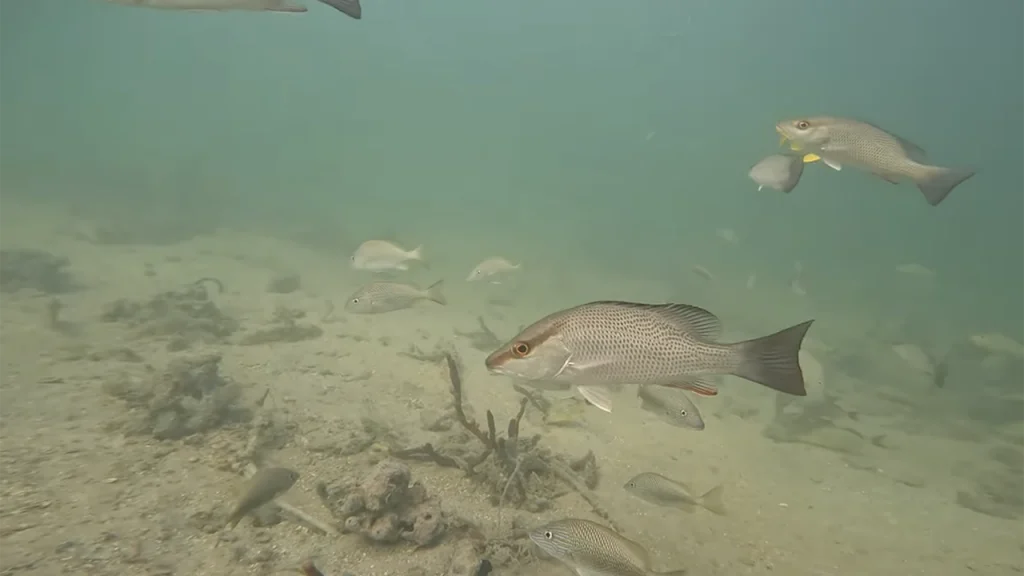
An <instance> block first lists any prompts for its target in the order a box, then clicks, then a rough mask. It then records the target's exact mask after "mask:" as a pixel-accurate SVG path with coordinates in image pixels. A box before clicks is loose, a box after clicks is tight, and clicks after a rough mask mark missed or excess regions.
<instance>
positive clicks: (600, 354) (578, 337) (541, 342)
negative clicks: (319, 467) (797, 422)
mask: <svg viewBox="0 0 1024 576" xmlns="http://www.w3.org/2000/svg"><path fill="white" fill-rule="evenodd" d="M812 322H813V320H808V321H807V322H803V323H801V324H797V325H796V326H792V327H790V328H786V329H785V330H782V331H780V332H777V333H775V334H771V335H769V336H764V337H762V338H756V339H754V340H747V341H744V342H735V343H721V342H718V338H719V335H720V333H721V321H719V319H718V318H717V317H715V315H714V314H712V313H711V312H708V311H707V310H704V309H703V308H698V307H697V306H690V305H687V304H637V303H633V302H615V301H600V302H591V303H589V304H583V305H580V306H576V307H574V308H569V309H568V310H562V311H560V312H555V313H554V314H550V315H548V316H546V317H544V318H542V319H540V320H538V321H537V322H535V323H533V324H532V325H530V326H528V327H527V328H526V329H525V330H523V331H522V332H520V333H519V335H517V336H516V337H515V338H513V339H512V340H511V341H509V342H508V343H507V344H505V345H504V346H502V347H501V348H498V349H497V350H495V351H494V352H492V353H491V354H490V355H489V356H488V357H487V359H486V360H485V364H486V366H487V368H488V370H489V371H490V372H491V373H493V374H502V375H506V376H512V377H516V378H521V379H524V380H548V381H551V380H553V381H560V382H567V383H569V384H572V385H574V386H576V387H577V390H578V391H579V392H580V393H581V394H582V395H583V397H584V398H586V399H587V400H589V401H590V402H591V403H592V404H594V405H595V406H597V407H598V408H601V409H602V410H605V411H608V412H610V411H611V400H610V399H609V398H608V397H607V396H606V395H605V394H604V390H602V387H607V386H610V385H615V384H652V385H657V386H669V387H673V388H683V389H688V390H693V391H697V392H698V393H703V394H708V393H709V392H710V393H714V390H715V387H714V386H713V385H711V384H708V383H706V382H704V381H703V380H702V379H701V378H702V377H703V376H709V375H712V374H732V375H734V376H739V377H740V378H745V379H747V380H750V381H753V382H756V383H758V384H762V385H764V386H767V387H768V388H771V389H773V390H777V391H779V392H784V393H786V394H792V395H794V396H806V395H807V390H806V389H805V388H804V378H803V373H802V372H801V371H800V362H799V360H798V359H797V354H798V353H799V351H800V345H801V343H802V342H803V338H804V335H805V334H806V333H807V330H808V328H810V326H811V323H812Z"/></svg>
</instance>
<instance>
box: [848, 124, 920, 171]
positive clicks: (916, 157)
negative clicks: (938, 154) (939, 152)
mask: <svg viewBox="0 0 1024 576" xmlns="http://www.w3.org/2000/svg"><path fill="white" fill-rule="evenodd" d="M860 122H863V123H864V124H867V125H868V126H871V127H872V128H874V129H875V130H878V131H880V132H884V133H886V134H888V135H889V136H892V137H893V138H895V139H896V141H897V142H899V144H900V148H903V152H904V153H905V154H906V155H907V158H910V159H911V160H913V161H914V162H917V163H918V164H925V163H927V162H928V153H927V152H925V151H924V148H921V147H920V146H918V145H917V144H914V143H913V142H911V141H910V140H907V139H906V138H904V137H902V136H900V135H899V134H893V133H892V132H890V131H888V130H886V129H885V128H882V127H881V126H878V125H877V124H872V123H871V122H865V121H864V120H860Z"/></svg>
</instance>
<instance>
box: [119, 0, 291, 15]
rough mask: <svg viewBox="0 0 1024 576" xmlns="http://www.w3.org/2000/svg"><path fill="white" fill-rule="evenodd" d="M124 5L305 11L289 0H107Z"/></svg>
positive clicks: (257, 10)
mask: <svg viewBox="0 0 1024 576" xmlns="http://www.w3.org/2000/svg"><path fill="white" fill-rule="evenodd" d="M107 1H108V2H111V3H113V4H122V5H124V6H140V7H143V8H157V9H161V10H196V11H218V12H219V11H228V10H246V11H250V12H294V13H301V12H307V11H308V9H307V8H306V7H305V6H302V5H301V4H296V3H294V2H291V1H290V0H107Z"/></svg>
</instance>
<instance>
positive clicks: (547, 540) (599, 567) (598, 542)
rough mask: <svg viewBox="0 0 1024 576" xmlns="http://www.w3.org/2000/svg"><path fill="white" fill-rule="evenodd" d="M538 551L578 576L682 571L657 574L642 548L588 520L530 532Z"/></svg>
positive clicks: (679, 574) (678, 575)
mask: <svg viewBox="0 0 1024 576" xmlns="http://www.w3.org/2000/svg"><path fill="white" fill-rule="evenodd" d="M529 535H530V540H532V541H533V543H534V544H536V545H537V546H538V547H539V548H540V549H541V550H543V551H544V552H546V553H547V554H549V555H550V556H552V557H554V558H555V559H557V560H558V561H560V562H562V563H563V564H565V565H566V566H568V567H570V568H572V569H573V570H574V571H575V572H576V574H577V575H578V576H655V575H662V576H683V575H684V574H686V571H685V570H675V571H671V572H657V571H655V570H652V569H651V567H650V566H651V559H650V555H649V554H648V552H647V550H646V549H644V547H643V546H641V545H639V544H637V543H636V542H633V541H632V540H630V539H628V538H625V537H623V536H620V535H619V534H617V533H616V532H615V531H613V530H611V529H610V528H606V527H604V526H602V525H600V524H598V523H596V522H591V521H590V520H582V519H578V518H566V519H564V520H558V521H556V522H552V523H550V524H545V525H544V526H540V527H538V528H534V529H533V530H531V531H530V534H529Z"/></svg>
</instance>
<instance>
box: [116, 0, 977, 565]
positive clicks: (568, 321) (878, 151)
mask: <svg viewBox="0 0 1024 576" xmlns="http://www.w3.org/2000/svg"><path fill="white" fill-rule="evenodd" d="M108 1H109V2H112V3H115V4H124V5H131V6H142V7H148V8H159V9H166V10H196V11H204V10H205V11H229V10H246V11H265V12H291V13H303V12H307V8H306V7H304V6H302V5H301V4H298V3H296V2H293V1H292V0H108ZM318 1H319V2H321V3H323V4H326V5H328V6H331V7H333V8H335V9H337V10H338V11H340V12H342V13H344V14H346V15H348V16H350V17H352V18H355V19H357V20H358V19H361V18H362V6H361V4H360V2H359V0H318ZM775 130H776V132H778V134H779V136H780V138H781V139H780V141H779V144H784V143H787V142H788V143H789V151H787V152H785V153H781V154H771V155H769V156H766V157H765V158H763V159H762V160H761V161H759V162H758V163H757V164H755V165H754V166H753V167H752V168H751V169H750V172H749V177H750V178H751V179H752V180H753V181H754V182H755V183H756V184H757V186H758V190H762V189H764V188H771V189H773V190H777V191H780V192H784V193H789V192H791V191H792V190H793V189H795V188H796V186H797V184H799V182H800V178H801V177H802V175H803V173H804V165H805V164H812V163H816V162H820V163H822V164H824V165H826V166H828V167H829V168H831V169H833V170H841V169H842V168H843V167H844V166H852V167H856V168H859V169H861V170H864V171H867V172H869V173H871V174H874V175H876V176H878V177H879V178H882V179H884V180H886V181H888V182H890V183H893V184H896V183H899V182H903V181H909V182H912V183H913V184H914V185H915V186H917V188H918V189H919V190H920V191H921V194H922V195H923V196H924V197H925V200H926V201H927V202H928V203H929V204H931V205H932V206H937V205H938V204H940V203H941V202H942V201H943V200H945V199H946V197H947V196H948V195H949V193H950V192H952V190H953V189H954V188H955V187H956V186H958V185H959V184H961V183H963V182H964V181H965V180H967V179H969V178H970V177H971V176H973V175H974V174H975V171H974V170H973V169H970V168H947V167H942V166H936V165H932V164H929V163H928V162H927V159H926V157H925V152H924V150H923V149H922V148H921V147H920V146H917V145H916V144H913V143H911V142H910V141H908V140H906V139H904V138H901V137H899V136H896V135H895V134H893V133H891V132H889V131H887V130H885V129H883V128H880V127H878V126H875V125H873V124H870V123H868V122H864V121H860V120H854V119H850V118H842V117H835V116H807V117H801V118H795V119H791V120H784V121H781V122H778V123H777V124H776V125H775ZM729 232H731V231H729ZM734 236H735V234H734V233H732V234H730V236H729V237H728V238H732V237H734ZM423 260H424V256H423V248H422V247H417V248H415V249H412V250H406V249H404V248H402V247H401V246H399V245H397V244H396V243H394V242H390V241H387V240H368V241H366V242H363V243H362V244H361V245H360V246H359V247H358V248H357V249H356V250H355V252H354V253H353V254H352V256H351V258H350V265H351V267H352V268H353V269H354V270H360V271H367V272H390V273H394V272H401V271H406V270H409V266H410V264H411V263H413V262H422V261H423ZM520 268H521V265H520V264H519V263H513V262H511V261H509V260H507V259H506V258H503V257H500V256H494V257H489V258H485V259H484V260H483V261H481V262H480V263H479V264H478V265H477V266H475V267H474V268H473V269H472V270H471V271H470V272H469V275H468V276H467V277H466V281H468V282H476V281H486V282H490V283H495V284H497V283H500V282H501V279H502V277H504V276H507V275H509V274H513V273H516V272H517V271H519V270H520ZM705 272H706V271H705ZM706 276H707V277H710V273H709V272H706ZM751 282H752V280H751ZM441 287H442V283H441V281H437V282H435V283H434V284H433V285H431V286H430V287H428V288H419V287H417V286H413V285H410V284H404V283H399V282H372V283H369V284H367V285H364V286H362V287H360V288H359V289H358V290H357V291H356V292H355V293H354V294H352V295H351V296H350V297H349V299H348V300H347V301H346V303H345V310H346V311H348V312H349V313H352V314H383V313H388V312H395V311H398V310H403V309H407V308H410V307H412V306H414V305H416V304H417V303H418V302H420V301H429V302H434V303H436V304H440V305H442V306H443V305H445V304H446V303H447V300H446V299H445V297H444V294H443V293H442V292H441ZM812 322H813V321H812V320H807V321H805V322H802V323H800V324H796V325H794V326H791V327H789V328H785V329H782V330H780V331H778V332H776V333H774V334H770V335H767V336H763V337H760V338H754V339H751V340H746V341H742V342H722V341H721V340H720V334H721V331H722V325H721V322H720V321H719V320H718V318H717V317H716V316H715V315H714V314H712V313H711V312H709V311H707V310H704V309H703V308H699V307H697V306H693V305H687V304H673V303H670V304H643V303H635V302H621V301H598V302H590V303H586V304H581V305H579V306H575V307H572V308H569V309H566V310H560V311H556V312H554V313H552V314H549V315H548V316H545V317H544V318H541V319H539V320H537V321H536V322H534V323H533V324H530V325H529V326H527V327H526V328H525V329H523V330H522V331H521V332H520V333H519V334H518V335H516V336H515V337H514V338H512V339H511V340H510V341H509V342H507V343H506V344H504V345H502V346H501V347H499V348H498V349H497V350H495V351H493V352H492V353H491V354H490V355H489V356H488V357H487V359H486V360H485V365H486V367H487V369H488V371H489V372H491V373H492V374H498V375H505V376H510V377H512V378H515V379H519V380H525V381H531V382H556V383H562V384H566V385H569V386H572V387H574V388H575V389H576V390H577V391H578V392H579V393H580V394H581V395H582V396H583V397H584V398H585V399H586V400H587V402H588V403H589V404H591V405H593V406H595V407H596V408H599V409H601V410H604V411H606V412H611V411H612V402H611V399H610V397H609V396H608V394H607V392H608V391H609V390H610V389H613V388H617V387H619V386H621V385H636V386H637V398H638V403H639V405H640V407H641V408H642V409H643V410H644V411H646V412H648V413H650V414H652V415H654V416H656V417H657V418H658V419H660V420H661V421H663V422H666V423H668V424H670V425H672V426H676V427H679V428H684V429H690V430H703V429H704V420H703V418H702V417H701V415H700V412H699V410H698V409H697V406H696V405H695V404H694V403H693V401H692V400H691V399H690V398H689V397H688V396H687V392H690V393H694V394H697V395H704V396H713V395H716V394H718V387H717V385H716V383H715V382H714V381H713V380H712V378H713V377H714V376H717V375H734V376H738V377H740V378H743V379H746V380H749V381H751V382H755V383H757V384H761V385H762V386H765V387H768V388H771V389H773V390H776V391H778V392H781V393H784V394H791V395H794V396H805V395H806V394H807V391H806V388H805V386H804V377H803V372H802V370H801V367H800V362H799V360H798V354H799V352H800V347H801V344H802V342H803V339H804V336H805V335H806V333H807V331H808V329H809V328H810V327H811V323H812ZM298 477H299V475H298V473H297V472H295V471H292V470H289V469H286V468H266V469H263V470H259V471H258V472H257V473H256V474H255V475H254V476H253V477H252V478H251V479H250V480H249V483H248V486H247V488H246V490H245V491H244V492H243V494H242V496H241V498H240V500H239V501H238V503H237V504H236V505H235V507H234V509H233V510H232V512H231V514H230V516H229V518H228V520H227V524H228V525H229V526H231V527H234V526H235V525H236V524H237V523H238V522H239V521H240V520H241V519H242V518H243V517H245V516H246V515H247V514H249V513H250V512H252V511H253V510H255V509H257V508H259V507H260V506H262V505H264V504H267V503H268V502H271V501H273V500H274V499H275V498H277V497H278V496H280V495H282V494H284V493H285V492H287V491H288V490H289V489H290V488H291V487H292V485H294V484H295V482H296V480H297V479H298ZM623 489H624V490H625V491H626V492H627V493H629V494H632V495H634V496H636V497H638V498H639V499H641V500H643V501H645V502H648V503H650V504H653V505H655V506H661V507H673V508H679V509H681V510H685V511H689V512H692V511H694V510H696V509H698V508H702V509H705V510H707V511H710V512H712V513H714V514H719V515H722V514H725V506H724V504H723V503H722V493H723V486H721V485H719V486H716V487H714V488H712V489H710V490H708V491H707V492H705V493H703V494H698V493H696V492H694V491H693V490H692V489H691V488H690V487H689V486H687V484H686V483H684V482H682V481H679V480H674V479H672V478H668V477H666V476H664V475H662V474H659V473H657V472H653V471H652V472H644V473H642V474H638V475H637V476H635V477H634V478H632V479H630V480H629V482H627V483H626V484H625V486H624V487H623ZM529 537H530V539H531V540H532V541H533V542H535V543H536V545H537V546H538V547H539V548H540V549H541V550H543V551H544V552H546V553H547V554H548V555H550V556H552V557H553V558H555V559H557V560H559V561H561V562H562V563H564V564H565V565H566V566H568V567H569V568H571V569H572V570H573V571H574V572H576V574H578V575H579V576H648V575H653V574H665V575H672V574H683V573H684V571H683V570H678V571H669V572H657V571H655V570H653V569H652V568H651V562H650V559H649V556H648V552H647V550H646V549H645V548H644V547H643V546H641V545H640V544H638V543H636V542H634V541H632V540H629V539H628V538H626V537H624V536H622V535H621V534H618V533H616V532H615V531H614V530H612V529H610V528H607V527H605V526H603V525H601V524H598V523H596V522H592V521H590V520H584V519H576V518H566V519H562V520H558V521H555V522H552V523H549V524H545V525H543V526H539V527H537V528H535V529H534V530H532V531H530V533H529Z"/></svg>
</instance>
